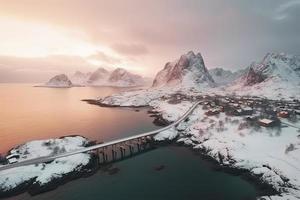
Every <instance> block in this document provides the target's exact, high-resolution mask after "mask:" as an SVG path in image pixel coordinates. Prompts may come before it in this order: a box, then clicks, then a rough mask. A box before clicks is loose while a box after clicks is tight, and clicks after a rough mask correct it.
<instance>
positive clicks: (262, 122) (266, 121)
mask: <svg viewBox="0 0 300 200" xmlns="http://www.w3.org/2000/svg"><path fill="white" fill-rule="evenodd" d="M258 124H259V125H260V126H264V127H272V126H274V125H275V124H276V121H275V120H271V119H266V118H264V119H259V120H258Z"/></svg>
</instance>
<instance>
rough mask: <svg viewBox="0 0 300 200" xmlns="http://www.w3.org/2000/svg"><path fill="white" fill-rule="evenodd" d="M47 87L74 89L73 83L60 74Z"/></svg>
mask: <svg viewBox="0 0 300 200" xmlns="http://www.w3.org/2000/svg"><path fill="white" fill-rule="evenodd" d="M44 86H45V87H61V88H64V87H72V86H73V83H72V82H71V81H70V79H69V78H68V76H67V75H65V74H59V75H56V76H54V77H53V78H51V79H50V80H49V81H48V82H47V83H46V84H45V85H44Z"/></svg>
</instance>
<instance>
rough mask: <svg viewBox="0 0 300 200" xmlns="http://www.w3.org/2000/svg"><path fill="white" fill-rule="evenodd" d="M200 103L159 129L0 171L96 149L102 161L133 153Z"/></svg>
mask: <svg viewBox="0 0 300 200" xmlns="http://www.w3.org/2000/svg"><path fill="white" fill-rule="evenodd" d="M200 103H201V101H198V102H196V103H194V104H193V105H192V106H191V107H190V108H189V109H188V110H187V111H186V112H185V113H184V114H183V116H181V117H180V118H179V119H178V120H176V121H175V122H173V123H172V124H170V125H168V126H166V127H163V128H161V129H157V130H154V131H149V132H145V133H141V134H138V135H134V136H129V137H125V138H122V139H117V140H112V141H110V142H106V143H101V144H96V145H93V146H89V147H85V148H81V149H78V150H75V151H71V152H66V153H62V154H57V155H53V156H45V157H39V158H34V159H28V160H24V161H20V162H16V163H12V164H6V165H3V166H1V167H0V171H2V170H7V169H11V168H15V167H21V166H27V165H34V164H40V163H47V162H51V161H53V160H55V159H57V158H63V157H67V156H72V155H75V154H79V153H86V152H92V151H96V153H97V154H98V156H99V157H100V156H102V161H103V162H107V161H108V159H109V158H111V160H114V159H116V156H117V150H119V151H120V155H121V157H124V156H125V153H126V149H127V150H128V149H129V152H130V154H133V153H134V150H135V147H137V151H138V152H139V151H141V150H142V148H143V149H145V147H146V146H147V143H148V142H149V143H150V144H151V141H153V137H154V136H155V135H156V134H158V133H160V132H163V131H166V130H168V129H170V128H173V127H176V126H178V125H179V124H180V123H181V122H182V121H184V120H186V119H187V118H188V116H189V115H190V114H191V113H192V112H193V111H194V109H195V108H196V107H197V106H198V105H199V104H200ZM109 151H111V154H109V155H108V152H109Z"/></svg>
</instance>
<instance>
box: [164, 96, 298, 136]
mask: <svg viewBox="0 0 300 200" xmlns="http://www.w3.org/2000/svg"><path fill="white" fill-rule="evenodd" d="M162 98H163V99H164V98H165V99H167V97H162ZM183 100H188V101H195V100H202V103H201V104H202V106H203V107H202V108H203V109H204V110H207V111H206V112H205V115H207V116H214V115H216V116H217V115H219V114H220V113H225V114H226V115H227V116H241V117H245V119H246V120H247V121H249V122H251V124H252V125H258V126H263V127H270V128H271V127H281V126H283V125H284V126H287V125H288V126H294V125H292V124H294V123H296V122H297V121H298V118H297V116H299V115H300V101H299V100H297V99H294V100H271V99H266V98H261V97H258V96H235V95H232V96H221V95H199V96H186V95H183V94H180V93H177V94H174V95H172V97H171V99H170V100H169V101H168V103H170V104H177V103H180V102H181V101H183ZM295 128H299V130H300V127H295Z"/></svg>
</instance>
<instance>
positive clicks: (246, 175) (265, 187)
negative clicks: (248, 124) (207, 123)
mask: <svg viewBox="0 0 300 200" xmlns="http://www.w3.org/2000/svg"><path fill="white" fill-rule="evenodd" d="M83 101H86V102H87V103H90V104H92V105H97V106H100V107H111V108H131V109H135V108H151V109H153V108H152V107H151V106H120V105H109V104H105V103H101V102H100V100H94V99H89V100H83ZM148 114H149V116H151V117H154V118H155V120H156V119H157V120H158V121H160V120H161V121H162V122H163V123H161V124H160V123H159V124H160V126H165V125H168V124H170V123H171V122H169V121H167V120H165V119H164V118H163V117H162V115H161V114H160V113H159V112H158V111H152V110H149V111H148ZM155 120H154V121H155ZM154 121H153V123H154V124H155V122H154ZM155 125H157V124H155ZM177 139H178V136H177V137H176V138H174V139H172V140H168V139H166V140H163V141H156V143H157V144H158V145H159V146H164V145H177V146H183V147H185V148H188V149H189V150H191V151H192V152H194V153H196V154H197V155H198V156H200V157H201V159H203V160H207V161H209V163H210V164H212V165H213V167H214V170H216V171H223V172H225V173H228V174H231V175H234V176H241V177H242V178H243V179H244V180H246V181H249V182H251V183H253V184H254V185H255V187H256V188H257V189H258V190H259V191H261V190H262V191H266V192H265V193H263V194H262V195H263V196H265V195H267V196H271V195H280V192H279V191H277V190H276V189H274V187H273V185H271V184H269V183H266V182H264V181H262V180H260V179H259V176H255V175H254V174H252V173H251V172H250V171H249V170H247V169H241V168H240V169H239V168H234V167H232V166H229V165H222V164H221V163H219V162H218V161H217V160H216V159H215V158H213V157H211V156H209V155H207V154H206V153H205V151H204V150H201V149H194V148H193V146H191V145H186V144H184V142H178V141H176V140H177Z"/></svg>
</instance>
